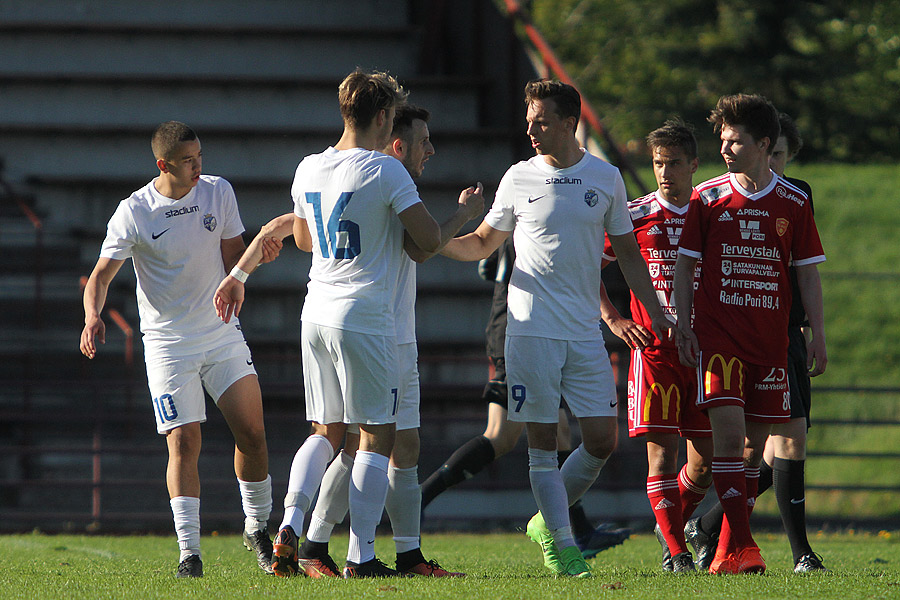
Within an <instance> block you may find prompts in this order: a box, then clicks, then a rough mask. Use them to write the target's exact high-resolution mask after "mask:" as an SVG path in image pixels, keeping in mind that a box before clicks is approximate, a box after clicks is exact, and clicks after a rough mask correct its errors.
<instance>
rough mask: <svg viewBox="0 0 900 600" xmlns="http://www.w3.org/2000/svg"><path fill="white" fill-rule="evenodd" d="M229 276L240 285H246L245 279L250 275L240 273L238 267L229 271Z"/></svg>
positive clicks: (243, 272)
mask: <svg viewBox="0 0 900 600" xmlns="http://www.w3.org/2000/svg"><path fill="white" fill-rule="evenodd" d="M230 275H231V276H232V277H234V278H235V279H237V280H238V281H240V282H241V283H246V282H247V278H248V277H250V273H248V272H246V271H242V270H241V269H239V268H238V267H235V268H233V269H232V270H231V273H230Z"/></svg>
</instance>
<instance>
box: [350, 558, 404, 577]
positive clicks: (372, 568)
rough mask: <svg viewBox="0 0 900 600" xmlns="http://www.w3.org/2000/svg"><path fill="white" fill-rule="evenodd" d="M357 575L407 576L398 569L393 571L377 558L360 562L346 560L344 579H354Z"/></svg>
mask: <svg viewBox="0 0 900 600" xmlns="http://www.w3.org/2000/svg"><path fill="white" fill-rule="evenodd" d="M357 577H407V576H406V575H404V574H403V573H401V572H400V571H395V570H394V569H392V568H390V567H389V566H387V565H386V564H384V563H383V562H381V561H380V560H378V559H377V558H373V559H372V560H367V561H366V562H364V563H362V564H357V563H355V562H351V561H349V560H348V561H347V564H346V565H345V566H344V579H356V578H357Z"/></svg>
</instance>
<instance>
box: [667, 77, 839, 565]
mask: <svg viewBox="0 0 900 600" xmlns="http://www.w3.org/2000/svg"><path fill="white" fill-rule="evenodd" d="M708 120H709V121H710V122H711V123H713V124H714V126H715V129H716V131H718V132H719V136H720V138H721V140H722V145H721V149H720V153H721V154H722V158H724V159H725V165H726V166H727V168H728V172H727V173H726V174H724V175H721V176H719V177H716V178H714V179H711V180H709V181H707V182H704V183H702V184H700V185H698V186H697V192H698V194H699V198H698V199H697V200H696V201H694V202H691V205H690V208H689V209H688V213H687V215H686V217H685V224H684V229H683V230H682V232H681V238H680V239H679V243H678V244H679V247H678V259H677V260H676V263H675V282H674V286H675V308H676V312H677V315H678V328H679V329H680V330H681V332H682V338H681V341H682V344H681V345H680V346H679V349H678V350H679V358H680V360H681V361H682V363H683V364H685V365H686V366H689V367H695V368H697V376H698V382H699V385H700V394H699V396H698V399H697V405H698V406H699V407H700V408H702V409H703V410H705V411H706V413H707V415H708V416H709V420H710V423H711V425H712V433H713V448H714V457H713V461H712V474H713V484H714V485H715V488H716V493H717V494H718V497H719V501H720V502H721V504H722V508H723V510H724V512H725V519H724V521H723V523H722V530H721V533H720V535H719V542H718V547H717V549H716V554H715V557H714V558H713V560H712V563H711V564H710V567H709V571H710V572H711V573H719V574H729V573H760V572H764V571H765V569H766V563H765V561H764V560H763V558H762V556H761V555H760V551H759V547H758V546H757V545H756V542H755V541H754V540H753V536H752V534H751V532H750V523H749V515H750V512H751V511H752V510H753V506H754V504H755V502H756V494H757V490H758V486H759V475H760V469H759V464H760V461H761V460H762V455H763V448H764V445H765V441H766V438H767V436H768V434H769V430H770V428H771V427H772V425H773V424H775V423H786V422H788V421H789V420H790V390H789V388H788V381H787V349H788V322H789V313H790V307H791V298H792V294H791V291H790V287H791V281H790V276H789V266H790V265H791V264H793V265H794V266H795V267H796V269H797V282H798V285H799V289H800V296H801V298H800V299H801V301H802V302H803V306H804V308H805V309H806V313H807V315H808V316H809V323H810V329H811V331H812V335H813V337H812V340H811V341H810V344H809V356H808V360H807V368H808V369H809V374H810V376H816V375H819V374H821V373H823V372H824V371H825V367H826V364H827V360H828V359H827V354H826V348H825V323H824V316H823V308H822V286H821V282H820V280H819V272H818V269H817V266H816V265H817V264H818V263H820V262H822V261H824V260H825V253H824V251H823V250H822V244H821V242H820V241H819V235H818V232H817V230H816V225H815V221H814V220H813V214H812V209H811V206H810V203H809V198H808V197H807V195H806V193H805V192H803V191H802V190H801V189H800V188H798V187H796V186H794V185H793V184H791V183H789V182H787V181H785V180H784V179H783V178H781V177H779V176H778V175H776V174H775V173H773V172H772V171H771V170H770V168H769V157H770V156H771V154H772V148H773V146H774V144H775V142H776V141H777V139H778V134H779V124H778V111H776V110H775V107H774V106H772V103H771V102H769V101H768V100H766V99H765V98H763V97H762V96H759V95H747V94H735V95H730V96H723V97H721V98H719V101H718V103H717V104H716V107H715V109H713V111H712V112H711V114H710V116H709V119H708ZM701 258H702V259H703V268H702V270H701V274H700V285H699V287H698V288H697V290H696V292H695V290H694V272H695V267H696V264H697V261H698V260H699V259H701ZM692 310H693V311H694V322H693V325H692V324H691V321H690V315H691V312H692Z"/></svg>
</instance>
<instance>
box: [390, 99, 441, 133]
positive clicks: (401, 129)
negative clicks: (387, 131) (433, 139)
mask: <svg viewBox="0 0 900 600" xmlns="http://www.w3.org/2000/svg"><path fill="white" fill-rule="evenodd" d="M429 118H431V113H430V112H428V111H427V110H425V109H424V108H421V107H419V106H416V105H414V104H404V105H403V106H401V107H400V108H398V109H397V112H396V114H395V115H394V128H393V129H392V130H391V137H392V138H403V139H404V140H406V139H408V136H409V133H410V132H411V131H412V125H413V121H416V120H419V121H425V122H426V123H427V122H428V119H429Z"/></svg>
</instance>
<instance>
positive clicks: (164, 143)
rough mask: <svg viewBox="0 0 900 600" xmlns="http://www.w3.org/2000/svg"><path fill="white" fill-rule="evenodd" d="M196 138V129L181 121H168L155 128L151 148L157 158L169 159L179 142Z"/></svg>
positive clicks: (151, 138)
mask: <svg viewBox="0 0 900 600" xmlns="http://www.w3.org/2000/svg"><path fill="white" fill-rule="evenodd" d="M196 139H197V134H196V133H194V130H193V129H191V128H190V127H188V126H187V125H185V124H184V123H182V122H181V121H166V122H165V123H160V124H159V125H157V126H156V129H154V130H153V135H152V136H151V137H150V148H151V149H152V150H153V156H155V157H156V158H157V159H160V158H161V159H167V158H171V157H172V153H173V152H175V149H176V148H177V147H178V145H179V144H181V143H183V142H192V141H194V140H196Z"/></svg>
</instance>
